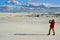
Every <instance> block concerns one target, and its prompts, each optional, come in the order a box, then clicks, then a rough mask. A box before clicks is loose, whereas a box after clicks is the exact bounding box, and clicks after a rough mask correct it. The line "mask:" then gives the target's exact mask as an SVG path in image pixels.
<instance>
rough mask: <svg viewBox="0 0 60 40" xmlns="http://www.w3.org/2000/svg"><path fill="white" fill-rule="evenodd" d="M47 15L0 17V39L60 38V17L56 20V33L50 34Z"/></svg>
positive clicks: (44, 39)
mask: <svg viewBox="0 0 60 40" xmlns="http://www.w3.org/2000/svg"><path fill="white" fill-rule="evenodd" d="M49 19H52V18H46V17H0V40H60V32H59V30H60V19H59V18H54V19H55V21H56V25H55V32H56V35H55V36H53V35H52V32H51V35H50V36H48V35H47V34H48V30H49V23H48V20H49Z"/></svg>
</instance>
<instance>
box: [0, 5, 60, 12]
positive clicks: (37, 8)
mask: <svg viewBox="0 0 60 40" xmlns="http://www.w3.org/2000/svg"><path fill="white" fill-rule="evenodd" d="M0 12H60V7H58V6H56V7H55V6H46V5H44V4H38V5H35V4H26V5H14V6H11V5H10V4H8V5H4V6H3V5H1V6H0Z"/></svg>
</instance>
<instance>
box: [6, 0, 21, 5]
mask: <svg viewBox="0 0 60 40" xmlns="http://www.w3.org/2000/svg"><path fill="white" fill-rule="evenodd" d="M7 3H8V4H21V3H20V2H18V1H16V0H9V1H7Z"/></svg>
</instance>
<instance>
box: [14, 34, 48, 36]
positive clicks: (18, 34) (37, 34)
mask: <svg viewBox="0 0 60 40" xmlns="http://www.w3.org/2000/svg"><path fill="white" fill-rule="evenodd" d="M14 35H40V36H44V35H47V34H14Z"/></svg>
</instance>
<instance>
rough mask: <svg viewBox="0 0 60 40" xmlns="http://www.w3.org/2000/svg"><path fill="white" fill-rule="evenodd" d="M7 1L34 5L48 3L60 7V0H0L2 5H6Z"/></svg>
mask: <svg viewBox="0 0 60 40" xmlns="http://www.w3.org/2000/svg"><path fill="white" fill-rule="evenodd" d="M7 1H17V2H19V3H21V4H27V3H29V2H32V3H46V4H51V5H60V0H0V5H6V2H7Z"/></svg>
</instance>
